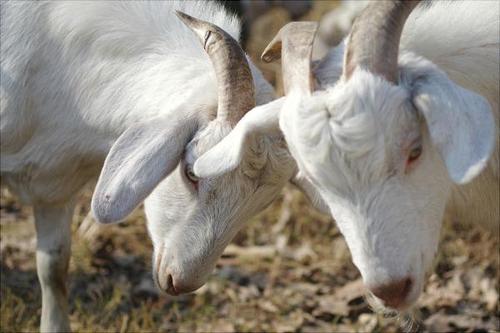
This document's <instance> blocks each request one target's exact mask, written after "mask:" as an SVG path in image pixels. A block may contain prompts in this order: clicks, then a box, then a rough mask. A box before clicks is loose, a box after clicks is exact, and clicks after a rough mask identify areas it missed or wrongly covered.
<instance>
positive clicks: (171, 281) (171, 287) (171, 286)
mask: <svg viewBox="0 0 500 333" xmlns="http://www.w3.org/2000/svg"><path fill="white" fill-rule="evenodd" d="M166 291H167V293H169V294H170V295H174V296H175V295H179V292H178V291H177V290H176V289H175V286H174V278H173V277H172V274H168V276H167V289H166Z"/></svg>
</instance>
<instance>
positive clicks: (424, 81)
mask: <svg viewBox="0 0 500 333" xmlns="http://www.w3.org/2000/svg"><path fill="white" fill-rule="evenodd" d="M417 3H418V1H384V2H375V3H371V4H370V5H369V6H368V7H367V8H366V9H365V10H364V11H363V13H362V14H361V16H360V17H359V18H358V19H357V20H356V21H355V24H354V26H353V28H352V30H351V33H350V35H349V36H348V37H347V39H346V40H345V42H344V43H341V44H340V45H339V46H338V47H336V48H334V49H332V50H331V51H330V52H329V53H328V54H327V55H326V56H325V58H324V59H323V60H321V61H320V62H319V63H316V64H314V69H313V70H311V63H310V58H311V48H312V44H313V39H314V35H315V32H316V29H317V24H315V23H312V22H294V23H291V24H289V25H287V26H285V27H283V28H282V30H281V31H280V33H279V34H278V35H277V36H276V37H275V39H274V40H273V41H272V42H271V43H270V44H269V46H268V48H266V50H265V51H264V53H263V59H264V60H266V61H272V60H274V59H277V58H279V57H280V56H281V57H282V68H283V76H284V82H285V91H286V94H287V97H286V100H285V101H284V102H282V103H281V106H280V109H276V113H279V115H277V114H276V115H274V116H273V117H269V116H268V115H267V114H264V113H262V112H260V113H259V112H258V111H259V110H258V109H254V110H252V111H251V112H249V113H248V114H247V115H245V117H244V118H243V119H242V120H241V121H240V122H239V123H238V125H237V126H236V127H235V128H234V129H233V131H232V132H231V133H230V134H229V135H228V136H227V137H226V138H225V139H223V140H222V141H221V142H219V143H218V144H217V145H216V146H215V147H214V148H212V149H211V150H209V151H208V152H207V153H205V154H204V155H203V156H201V157H200V158H199V159H198V160H197V161H196V162H195V165H194V171H195V174H196V175H198V176H199V177H207V176H216V175H222V174H224V173H225V172H227V171H229V170H232V169H233V168H235V167H236V166H237V165H238V163H239V161H240V160H242V159H241V157H240V156H238V155H237V153H238V149H237V148H234V147H229V142H233V143H234V142H245V141H246V140H247V138H248V137H250V136H251V134H252V131H253V132H256V133H259V135H263V136H265V135H266V133H268V132H271V131H276V130H277V128H280V129H281V130H282V132H283V134H284V137H285V139H286V141H287V143H288V146H289V149H290V152H291V154H292V156H293V157H294V159H295V160H296V162H297V164H298V168H299V170H300V171H299V174H300V175H301V177H303V178H305V179H306V181H309V182H310V186H311V187H313V189H310V192H312V193H313V194H314V190H316V191H317V192H316V193H315V194H314V195H315V196H317V197H320V198H321V199H323V201H324V202H325V203H326V204H327V205H328V208H329V211H330V213H331V214H332V216H333V217H334V218H335V220H336V222H337V225H338V227H339V229H340V231H341V232H342V234H343V235H344V237H345V239H346V242H347V244H348V247H349V249H350V251H351V254H352V257H353V261H354V263H355V265H356V266H357V268H358V269H359V270H360V272H361V275H362V277H363V280H364V283H365V285H366V286H367V287H368V289H369V290H370V291H371V293H372V295H374V299H375V301H376V302H377V303H378V304H379V305H382V306H384V307H389V308H392V309H395V310H405V309H407V308H408V307H409V306H411V305H413V304H414V303H415V302H416V300H417V299H418V297H419V295H420V294H421V292H422V290H423V286H424V282H425V277H426V275H427V274H428V273H429V272H430V270H431V268H432V262H433V259H434V257H435V253H436V251H437V247H438V240H439V234H440V228H441V225H442V221H443V217H445V216H446V217H447V219H449V218H452V219H458V220H459V221H460V222H462V223H484V224H485V225H489V226H490V227H492V229H496V232H498V221H499V216H500V214H499V206H498V202H499V147H498V136H497V135H496V133H497V132H496V131H497V128H498V126H499V124H498V122H499V110H498V106H499V104H498V100H499V82H498V79H499V77H498V68H499V17H500V15H499V6H498V4H496V3H492V2H479V1H474V2H472V1H471V2H465V1H460V2H444V1H439V2H436V3H431V4H427V3H423V4H422V5H421V6H418V7H417V8H416V9H415V10H414V11H413V9H414V8H415V7H416V5H417ZM410 13H411V16H410ZM407 19H408V21H407V22H406V24H405V21H406V20H407ZM403 27H404V30H403ZM314 78H315V79H314ZM314 88H316V91H313V89H314ZM277 106H278V105H277ZM492 110H493V112H494V115H493V114H492ZM267 113H269V110H267ZM230 140H231V141H230ZM495 147H496V148H495ZM493 152H495V153H494V154H493ZM224 154H226V155H225V158H224V161H225V163H224V164H221V163H217V158H218V157H219V156H220V155H224ZM446 207H447V208H446ZM445 208H446V210H445Z"/></svg>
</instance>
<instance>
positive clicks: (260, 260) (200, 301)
mask: <svg viewBox="0 0 500 333" xmlns="http://www.w3.org/2000/svg"><path fill="white" fill-rule="evenodd" d="M89 197H90V192H87V193H86V195H84V196H83V198H82V201H81V204H80V205H79V207H78V209H77V213H76V214H75V217H74V221H73V227H74V228H73V229H74V235H73V236H74V238H73V247H72V254H73V257H72V259H71V264H70V282H69V294H70V304H71V305H70V306H71V326H72V328H73V330H74V331H82V332H83V331H89V332H90V331H92V332H104V331H109V332H115V331H120V332H137V331H183V332H207V331H215V332H222V331H253V332H255V331H276V332H353V331H358V332H361V331H362V332H395V331H400V330H401V329H400V326H401V324H404V319H403V320H397V319H394V318H384V317H383V316H381V315H377V314H375V313H374V312H373V311H372V310H371V309H370V307H369V306H368V305H367V303H366V302H365V300H364V298H363V287H362V284H361V280H360V278H359V273H358V271H357V270H356V268H355V267H354V266H353V265H352V263H351V257H350V254H349V252H348V250H347V247H346V245H345V242H344V240H343V238H342V236H341V235H340V234H339V232H338V230H337V228H336V227H335V225H334V223H333V221H332V220H331V219H330V218H329V217H326V216H323V215H321V214H319V213H318V212H317V211H315V210H314V209H313V208H311V207H310V205H309V203H308V202H307V201H306V200H305V199H304V197H303V196H302V195H301V194H300V193H299V192H298V191H296V190H293V189H286V190H285V191H284V195H283V197H282V198H281V199H280V200H279V201H277V202H276V203H274V204H273V205H272V206H271V207H269V208H268V209H267V210H266V211H265V212H263V213H261V214H260V215H258V216H257V217H255V218H253V219H252V221H250V222H249V223H248V225H247V226H246V227H245V228H244V229H243V230H242V231H241V232H240V233H239V234H238V235H237V236H236V238H235V240H234V242H233V243H232V244H231V245H230V246H229V247H228V248H227V250H226V251H225V253H224V255H223V257H222V258H221V259H220V260H219V263H218V265H217V269H216V271H215V272H214V274H213V275H212V277H211V278H210V279H209V281H208V283H207V284H206V285H205V286H204V287H202V288H201V289H200V290H198V291H196V292H195V293H194V294H189V295H184V296H178V297H173V296H168V295H163V294H159V293H158V291H157V290H156V289H155V287H154V285H153V282H152V277H151V243H150V241H149V239H148V236H147V233H146V227H145V221H144V216H143V214H142V211H141V210H138V211H137V212H136V213H134V215H133V216H132V217H131V218H130V219H129V220H128V221H127V222H125V223H123V224H120V225H112V226H101V227H97V228H96V227H95V226H97V225H95V224H92V226H93V227H92V228H91V229H90V230H87V231H86V233H85V232H83V230H84V229H83V228H79V227H80V226H81V225H82V221H83V220H84V218H85V216H86V214H87V212H88V209H89V207H88V199H89ZM0 205H1V206H0V214H1V215H0V217H1V224H0V226H1V311H0V312H1V321H0V331H1V332H21V331H23V332H26V331H36V330H37V328H38V324H39V317H40V287H39V285H38V281H37V277H36V270H35V257H34V249H35V235H34V226H33V218H32V216H31V210H30V209H29V208H27V207H23V206H20V205H19V204H18V203H17V201H16V200H15V198H13V197H12V196H11V195H10V194H9V193H8V192H7V191H6V190H5V189H4V190H2V196H1V202H0ZM441 249H442V251H441V254H440V256H439V258H438V260H437V265H436V270H435V271H436V272H435V274H433V275H432V276H431V277H430V280H429V281H428V283H427V287H426V291H425V293H424V295H423V296H422V297H421V299H420V301H419V303H418V308H417V309H416V311H415V312H416V313H415V315H416V318H417V319H419V320H420V322H421V325H420V327H419V330H421V331H429V332H444V331H461V332H491V331H498V330H499V325H500V315H499V312H498V277H499V269H498V268H499V257H498V242H496V241H495V240H494V238H493V237H492V236H489V235H487V234H486V233H484V232H481V231H480V230H475V229H473V228H467V229H464V228H459V227H458V226H445V228H444V230H443V240H442V244H441ZM413 328H416V326H414V327H413Z"/></svg>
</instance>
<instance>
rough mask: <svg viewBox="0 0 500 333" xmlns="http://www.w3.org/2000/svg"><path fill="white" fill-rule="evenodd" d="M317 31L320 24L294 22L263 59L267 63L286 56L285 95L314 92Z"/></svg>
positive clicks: (268, 49)
mask: <svg viewBox="0 0 500 333" xmlns="http://www.w3.org/2000/svg"><path fill="white" fill-rule="evenodd" d="M316 30H318V23H316V22H290V23H288V24H287V25H285V26H284V27H283V28H281V29H280V31H279V32H278V34H277V35H276V36H275V37H274V38H273V40H272V41H271V42H270V43H269V45H267V47H266V49H265V50H264V52H263V53H262V56H261V59H262V60H263V61H264V62H271V61H274V60H276V59H279V57H280V56H281V57H282V63H281V68H282V71H283V84H284V86H285V94H288V93H289V92H290V91H291V90H292V89H297V90H299V91H301V92H302V93H305V94H310V93H311V92H312V91H313V90H314V79H313V77H312V74H311V55H312V47H313V42H314V36H315V35H316Z"/></svg>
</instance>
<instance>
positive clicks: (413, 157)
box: [408, 145, 422, 163]
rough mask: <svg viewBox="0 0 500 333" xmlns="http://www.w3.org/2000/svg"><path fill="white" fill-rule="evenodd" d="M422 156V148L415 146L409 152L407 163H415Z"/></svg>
mask: <svg viewBox="0 0 500 333" xmlns="http://www.w3.org/2000/svg"><path fill="white" fill-rule="evenodd" d="M421 154H422V146H420V145H419V146H417V147H415V148H413V149H412V150H411V151H410V154H409V155H408V163H412V162H415V161H416V160H417V159H418V158H419V157H420V155H421Z"/></svg>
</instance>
